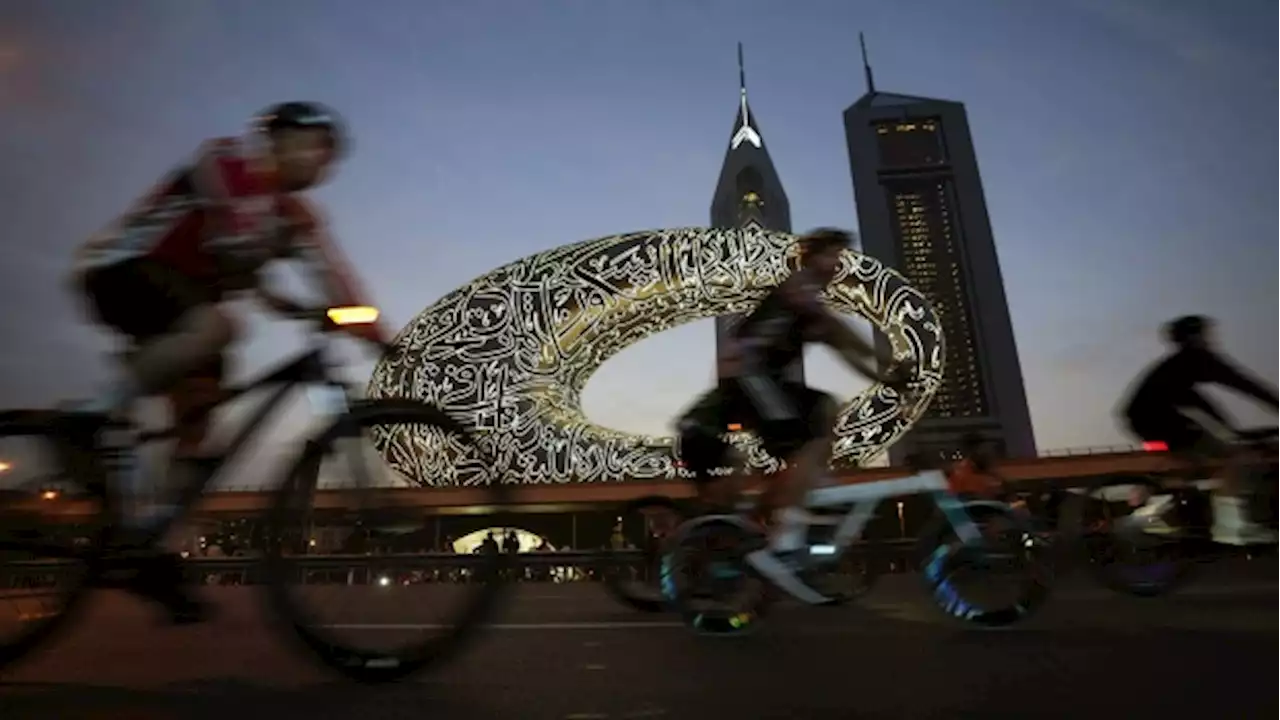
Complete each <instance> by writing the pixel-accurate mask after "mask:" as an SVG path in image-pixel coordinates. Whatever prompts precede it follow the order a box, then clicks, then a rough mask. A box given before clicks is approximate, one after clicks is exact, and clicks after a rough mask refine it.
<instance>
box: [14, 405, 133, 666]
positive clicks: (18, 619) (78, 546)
mask: <svg viewBox="0 0 1280 720" xmlns="http://www.w3.org/2000/svg"><path fill="white" fill-rule="evenodd" d="M74 431H75V428H74V426H73V425H72V423H71V421H69V420H68V419H67V417H66V416H64V415H61V414H59V413H56V412H45V411H18V412H10V413H4V414H3V415H2V416H0V454H2V455H3V457H0V461H3V463H4V465H3V466H0V669H3V668H4V667H6V666H7V665H9V664H11V663H15V662H17V661H18V660H21V659H22V658H23V657H24V656H26V655H27V654H28V653H30V652H32V651H33V650H35V649H37V648H39V647H40V646H41V645H43V644H44V643H46V642H48V641H50V640H51V639H52V638H53V637H54V635H55V634H56V633H57V632H58V631H59V630H61V629H63V628H65V627H66V626H67V621H68V620H70V619H71V618H72V617H73V616H74V615H75V613H76V612H77V611H78V610H79V609H80V607H81V603H82V601H83V600H84V598H85V597H86V596H87V595H88V592H87V591H88V590H89V588H90V587H91V586H92V584H93V581H94V580H95V579H96V578H97V577H98V576H99V575H100V574H101V573H102V567H103V558H104V554H105V550H106V546H107V532H108V529H109V526H110V524H109V523H108V522H107V518H108V517H110V512H111V509H112V506H111V499H110V496H109V495H108V494H107V493H105V492H104V491H103V487H104V484H103V482H102V476H101V470H100V468H99V466H98V464H97V463H96V462H95V461H94V457H93V455H92V453H89V452H86V451H85V450H83V449H81V446H80V444H78V443H77V442H76V441H75V438H76V437H77V435H76V433H75V432H74ZM20 440H21V441H26V442H25V443H22V445H24V446H26V447H23V448H22V449H21V450H16V449H14V447H15V444H16V443H17V441H20ZM46 463H47V466H46V467H45V468H44V471H43V472H41V465H45V464H46Z"/></svg>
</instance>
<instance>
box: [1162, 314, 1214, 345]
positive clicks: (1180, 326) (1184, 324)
mask: <svg viewBox="0 0 1280 720" xmlns="http://www.w3.org/2000/svg"><path fill="white" fill-rule="evenodd" d="M1212 322H1213V321H1212V320H1210V319H1209V318H1207V317H1204V316H1203V315H1184V316H1182V317H1180V318H1178V319H1177V320H1174V321H1172V322H1170V323H1169V324H1168V325H1165V328H1164V334H1165V337H1166V338H1167V339H1168V340H1169V342H1171V343H1173V344H1174V345H1186V344H1188V343H1189V342H1190V341H1192V340H1195V339H1198V338H1200V337H1201V336H1202V335H1204V331H1205V328H1207V327H1209V325H1210V324H1211V323H1212Z"/></svg>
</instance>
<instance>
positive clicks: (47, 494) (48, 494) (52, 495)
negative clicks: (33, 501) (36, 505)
mask: <svg viewBox="0 0 1280 720" xmlns="http://www.w3.org/2000/svg"><path fill="white" fill-rule="evenodd" d="M40 497H42V498H44V499H45V500H57V499H58V491H57V490H45V491H44V492H42V493H40Z"/></svg>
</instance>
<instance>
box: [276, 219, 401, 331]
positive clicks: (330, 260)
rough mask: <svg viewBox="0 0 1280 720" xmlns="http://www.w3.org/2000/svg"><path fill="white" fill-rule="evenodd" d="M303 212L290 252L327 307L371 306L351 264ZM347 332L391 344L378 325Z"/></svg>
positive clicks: (356, 327) (316, 223) (379, 324)
mask: <svg viewBox="0 0 1280 720" xmlns="http://www.w3.org/2000/svg"><path fill="white" fill-rule="evenodd" d="M302 209H303V210H305V212H306V220H305V221H303V222H302V223H301V224H300V226H299V227H298V229H297V231H296V232H294V233H293V249H294V250H295V252H297V254H298V255H299V256H300V257H301V258H302V260H303V261H304V262H305V263H306V266H307V268H308V270H309V272H311V273H312V274H313V276H314V277H315V278H316V280H317V281H318V282H319V283H320V284H321V286H322V287H324V289H325V291H326V294H327V296H328V300H329V304H330V305H331V306H333V307H338V306H343V305H370V304H371V303H369V302H367V301H366V300H365V299H364V298H366V297H368V296H367V295H365V293H364V291H363V289H362V288H361V287H360V285H359V283H358V282H357V281H356V279H355V273H353V272H351V270H350V268H351V265H350V263H349V262H347V259H346V257H345V256H344V255H343V254H342V252H341V251H340V250H339V249H338V246H337V244H336V243H334V242H333V240H332V239H331V238H330V237H329V234H328V232H326V230H325V227H324V224H323V222H321V221H320V219H319V218H318V217H317V216H316V214H315V213H314V212H313V211H312V210H311V209H310V208H302ZM347 330H348V331H349V332H351V333H352V334H353V335H355V336H356V337H359V338H362V339H364V340H369V341H371V342H375V343H379V344H386V343H388V342H390V340H391V337H390V335H389V334H388V333H387V332H386V329H385V325H384V324H383V323H382V322H381V321H378V322H374V323H371V324H369V325H352V326H350V327H349V328H347Z"/></svg>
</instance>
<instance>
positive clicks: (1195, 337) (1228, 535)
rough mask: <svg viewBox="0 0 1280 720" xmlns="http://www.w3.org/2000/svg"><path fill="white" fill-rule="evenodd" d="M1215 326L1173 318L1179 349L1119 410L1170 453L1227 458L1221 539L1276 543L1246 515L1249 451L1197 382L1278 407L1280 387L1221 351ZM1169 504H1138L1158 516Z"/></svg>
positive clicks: (1216, 513)
mask: <svg viewBox="0 0 1280 720" xmlns="http://www.w3.org/2000/svg"><path fill="white" fill-rule="evenodd" d="M1213 328H1214V323H1213V321H1212V320H1210V319H1209V318H1205V317H1201V316H1198V315H1189V316H1186V317H1181V318H1178V319H1176V320H1174V321H1173V322H1171V323H1169V324H1168V325H1167V326H1166V327H1165V337H1166V339H1167V340H1168V341H1169V343H1170V344H1171V345H1173V347H1174V350H1173V352H1172V353H1171V354H1170V355H1168V356H1166V357H1165V358H1164V359H1163V360H1161V361H1160V362H1159V363H1157V364H1156V365H1155V366H1154V367H1153V368H1151V369H1149V370H1147V371H1146V372H1145V374H1144V375H1143V376H1142V377H1141V378H1140V379H1139V381H1138V383H1137V388H1136V389H1135V390H1134V391H1133V394H1132V395H1131V396H1130V397H1129V400H1128V401H1127V402H1126V403H1125V404H1124V406H1123V408H1122V410H1121V415H1122V416H1123V419H1124V423H1125V425H1126V426H1127V427H1128V428H1129V430H1130V431H1132V432H1133V434H1134V435H1136V436H1137V437H1138V438H1140V439H1141V440H1143V441H1144V442H1160V443H1164V444H1165V445H1166V446H1167V447H1168V448H1169V450H1170V452H1173V453H1176V454H1179V455H1182V456H1184V457H1186V458H1187V459H1188V460H1190V461H1192V462H1203V461H1204V460H1206V459H1209V460H1219V461H1222V462H1223V464H1224V468H1223V471H1222V477H1221V478H1220V487H1219V489H1218V490H1217V491H1216V492H1215V494H1214V497H1213V538H1214V540H1215V541H1217V542H1220V543H1227V544H1231V545H1246V544H1251V543H1267V542H1274V541H1275V534H1274V533H1273V532H1271V531H1270V530H1267V529H1266V528H1263V527H1261V526H1259V525H1257V524H1256V523H1253V522H1251V521H1250V520H1249V519H1248V517H1247V513H1246V504H1245V500H1244V498H1243V493H1242V491H1243V488H1242V486H1241V477H1240V476H1241V474H1242V472H1243V467H1242V466H1243V465H1245V464H1246V463H1247V461H1248V457H1247V455H1246V454H1245V453H1243V452H1242V451H1241V450H1240V449H1239V448H1238V447H1236V446H1234V445H1233V444H1232V441H1233V440H1234V439H1235V437H1236V431H1235V429H1234V428H1233V427H1232V424H1231V421H1230V420H1228V419H1227V417H1226V415H1224V414H1223V412H1222V411H1221V410H1219V409H1218V408H1217V407H1216V406H1215V405H1214V404H1213V403H1212V402H1210V401H1209V399H1208V398H1207V397H1205V396H1204V395H1203V394H1201V393H1200V392H1198V391H1197V387H1199V386H1201V385H1215V384H1216V385H1223V386H1226V387H1229V388H1232V389H1234V390H1237V391H1239V392H1241V393H1243V394H1245V395H1248V396H1250V397H1252V398H1254V399H1256V400H1257V401H1259V402H1261V403H1265V404H1266V405H1268V406H1270V407H1271V408H1272V409H1273V410H1274V409H1276V405H1277V403H1276V391H1275V389H1273V388H1268V387H1266V386H1265V385H1263V384H1262V383H1261V382H1259V381H1258V380H1255V379H1253V378H1250V377H1248V376H1247V375H1246V374H1245V373H1244V372H1243V371H1241V370H1239V369H1237V368H1236V367H1234V366H1233V365H1232V364H1231V363H1229V362H1228V361H1227V360H1226V359H1225V358H1224V357H1222V356H1221V355H1219V354H1218V352H1217V347H1216V343H1215V339H1214V334H1213ZM1169 502H1170V499H1169V498H1168V497H1159V498H1152V499H1151V501H1150V502H1149V503H1148V505H1147V506H1145V507H1144V508H1141V509H1140V510H1141V512H1142V514H1145V515H1152V516H1158V515H1159V514H1160V513H1161V512H1162V511H1163V510H1164V509H1165V508H1166V507H1167V506H1168V504H1169ZM1135 514H1138V513H1135Z"/></svg>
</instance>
